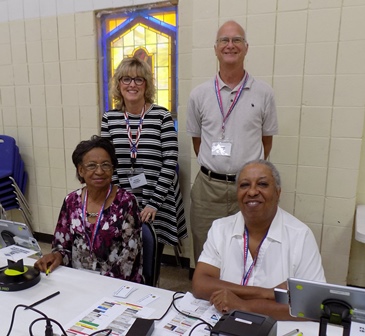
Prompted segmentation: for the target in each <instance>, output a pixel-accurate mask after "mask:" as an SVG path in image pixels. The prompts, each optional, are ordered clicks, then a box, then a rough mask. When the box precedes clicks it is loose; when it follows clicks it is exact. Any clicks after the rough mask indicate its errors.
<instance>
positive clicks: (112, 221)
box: [52, 188, 142, 282]
mask: <svg viewBox="0 0 365 336" xmlns="http://www.w3.org/2000/svg"><path fill="white" fill-rule="evenodd" d="M81 193H82V189H77V190H75V191H73V192H71V193H70V194H68V195H67V196H66V198H65V200H64V202H63V205H62V208H61V211H60V214H59V218H58V222H57V226H56V229H55V233H54V239H53V243H52V247H53V251H59V252H60V253H61V254H62V256H63V265H65V266H68V267H73V268H78V269H86V270H93V271H98V272H100V274H102V275H106V276H110V277H113V278H119V279H123V280H128V281H133V282H142V229H141V228H142V226H141V225H142V223H141V222H140V218H139V210H138V204H137V201H136V199H135V197H134V196H133V195H132V194H131V193H129V192H127V191H125V190H124V189H122V188H118V190H117V193H116V195H115V198H114V200H113V202H112V204H111V205H110V207H108V208H107V209H104V211H103V213H102V217H101V219H100V224H99V227H98V230H97V231H96V233H95V238H94V241H93V244H92V243H91V239H92V234H93V231H94V226H95V225H96V224H91V223H89V222H88V220H87V218H85V220H84V218H83V213H82V199H81ZM91 244H92V247H91Z"/></svg>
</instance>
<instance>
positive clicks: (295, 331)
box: [283, 329, 299, 336]
mask: <svg viewBox="0 0 365 336" xmlns="http://www.w3.org/2000/svg"><path fill="white" fill-rule="evenodd" d="M298 333H299V329H294V330H292V331H289V332H288V333H286V334H284V335H283V336H293V335H296V334H298Z"/></svg>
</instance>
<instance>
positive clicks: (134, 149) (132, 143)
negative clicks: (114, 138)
mask: <svg viewBox="0 0 365 336" xmlns="http://www.w3.org/2000/svg"><path fill="white" fill-rule="evenodd" d="M145 113H146V105H144V106H143V109H142V112H141V117H140V118H139V125H138V128H137V132H136V137H135V139H133V135H132V130H131V127H130V123H129V117H128V114H127V112H126V111H124V119H125V125H126V128H127V135H128V140H129V147H130V153H131V163H132V167H133V166H134V164H135V163H136V160H137V153H138V144H139V139H140V137H141V131H142V126H143V119H144V116H145Z"/></svg>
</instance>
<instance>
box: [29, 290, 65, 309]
mask: <svg viewBox="0 0 365 336" xmlns="http://www.w3.org/2000/svg"><path fill="white" fill-rule="evenodd" d="M58 294H60V291H57V292H56V293H53V294H51V295H48V296H46V297H45V298H44V299H42V300H39V301H37V302H34V303H32V304H31V305H29V306H28V307H26V308H25V310H26V309H28V308H33V307H35V306H37V305H39V304H40V303H42V302H44V301H47V300H49V299H52V298H53V297H55V296H56V295H58Z"/></svg>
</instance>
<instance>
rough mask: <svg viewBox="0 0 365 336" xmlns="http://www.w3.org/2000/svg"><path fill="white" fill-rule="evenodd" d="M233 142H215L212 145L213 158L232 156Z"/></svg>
mask: <svg viewBox="0 0 365 336" xmlns="http://www.w3.org/2000/svg"><path fill="white" fill-rule="evenodd" d="M231 151H232V142H230V141H229V140H219V141H214V142H213V144H212V156H231Z"/></svg>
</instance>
